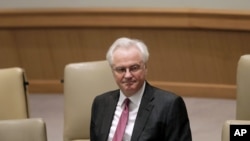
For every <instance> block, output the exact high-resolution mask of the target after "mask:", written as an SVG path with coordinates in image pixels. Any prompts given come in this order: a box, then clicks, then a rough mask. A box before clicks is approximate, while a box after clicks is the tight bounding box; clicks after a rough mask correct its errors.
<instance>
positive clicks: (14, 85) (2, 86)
mask: <svg viewBox="0 0 250 141" xmlns="http://www.w3.org/2000/svg"><path fill="white" fill-rule="evenodd" d="M27 85H28V82H27V81H26V76H25V71H24V69H22V68H19V67H11V68H1V69H0V120H5V119H22V118H29V108H28V99H27V95H28V90H27Z"/></svg>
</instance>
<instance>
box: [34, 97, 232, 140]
mask: <svg viewBox="0 0 250 141" xmlns="http://www.w3.org/2000/svg"><path fill="white" fill-rule="evenodd" d="M184 100H185V102H186V106H187V110H188V114H189V119H190V124H191V130H192V136H193V141H220V140H221V129H222V125H223V122H224V121H225V120H227V119H235V106H236V105H235V104H236V103H235V102H236V101H235V100H232V99H207V98H191V97H184ZM29 107H30V114H31V117H39V118H43V119H44V120H45V122H46V125H47V134H48V141H62V140H63V95H62V94H30V95H29Z"/></svg>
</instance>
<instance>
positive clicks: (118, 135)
mask: <svg viewBox="0 0 250 141" xmlns="http://www.w3.org/2000/svg"><path fill="white" fill-rule="evenodd" d="M129 102H130V100H129V99H128V98H126V99H125V100H124V109H123V111H122V114H121V116H120V119H119V122H118V125H117V127H116V131H115V135H114V138H113V141H122V138H123V134H124V131H125V128H126V125H127V122H128V114H129Z"/></svg>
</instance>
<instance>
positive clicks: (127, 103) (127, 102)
mask: <svg viewBox="0 0 250 141" xmlns="http://www.w3.org/2000/svg"><path fill="white" fill-rule="evenodd" d="M129 102H130V99H129V98H126V99H125V100H124V105H125V106H128V105H129Z"/></svg>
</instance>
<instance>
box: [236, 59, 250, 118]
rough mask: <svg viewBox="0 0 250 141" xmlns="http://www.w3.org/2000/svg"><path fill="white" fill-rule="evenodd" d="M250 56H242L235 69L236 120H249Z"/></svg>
mask: <svg viewBox="0 0 250 141" xmlns="http://www.w3.org/2000/svg"><path fill="white" fill-rule="evenodd" d="M249 107H250V54H249V55H242V56H241V57H240V59H239V62H238V67H237V100H236V119H238V120H250V110H249Z"/></svg>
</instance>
